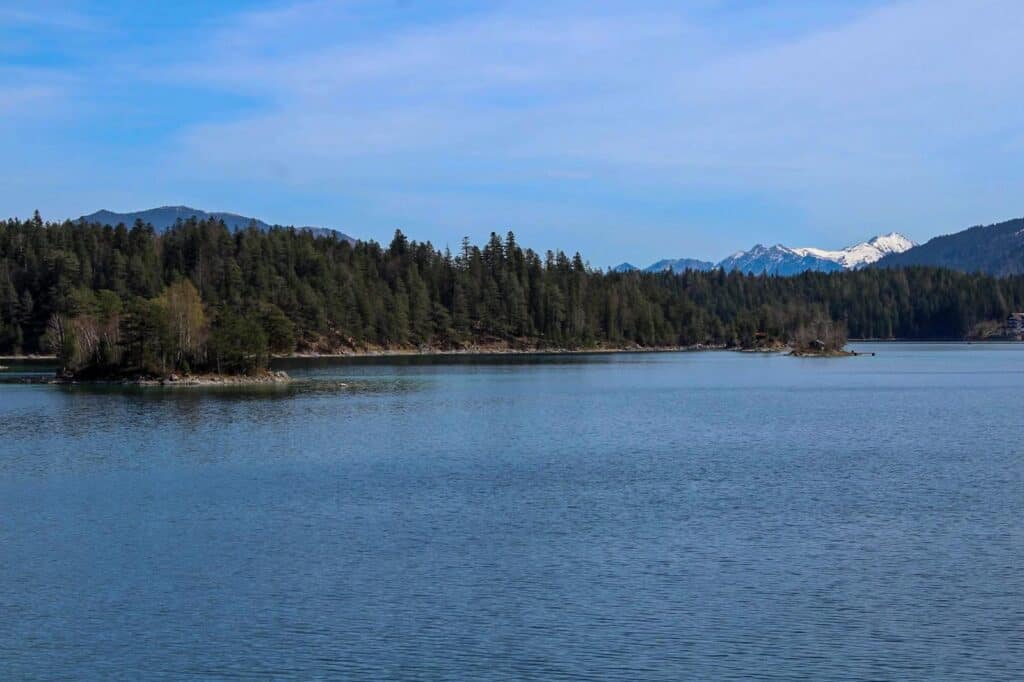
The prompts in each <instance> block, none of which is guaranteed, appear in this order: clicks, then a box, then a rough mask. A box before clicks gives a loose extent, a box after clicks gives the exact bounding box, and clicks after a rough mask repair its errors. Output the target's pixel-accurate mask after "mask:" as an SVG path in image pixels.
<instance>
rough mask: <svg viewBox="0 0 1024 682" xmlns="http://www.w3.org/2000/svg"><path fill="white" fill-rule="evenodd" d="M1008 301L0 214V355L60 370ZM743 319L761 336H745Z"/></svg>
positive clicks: (783, 322) (825, 279)
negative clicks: (52, 356) (50, 357)
mask: <svg viewBox="0 0 1024 682" xmlns="http://www.w3.org/2000/svg"><path fill="white" fill-rule="evenodd" d="M1022 308H1024V278H1022V277H1014V278H1004V279H996V278H992V277H987V276H983V275H968V274H963V273H957V272H952V271H949V270H940V269H927V268H912V269H907V270H888V269H869V270H862V271H856V272H840V273H829V274H825V273H805V274H802V275H799V276H796V277H767V276H751V275H743V274H740V273H725V272H723V271H721V270H718V271H713V272H695V271H689V272H686V273H683V274H679V275H675V274H671V273H660V274H654V273H639V272H626V273H606V272H602V271H599V270H594V269H591V268H589V267H588V266H587V265H586V264H585V262H584V261H583V259H582V258H581V257H580V256H579V255H578V254H577V255H575V256H572V257H570V256H567V255H566V254H563V253H551V252H547V253H545V254H543V255H542V254H538V253H536V252H534V251H532V250H529V249H523V248H521V247H520V246H519V245H518V244H517V243H516V241H515V238H514V236H513V235H512V234H511V233H509V234H508V235H507V236H506V237H504V238H500V237H499V236H497V235H493V234H492V236H491V239H490V241H489V242H488V243H487V244H485V245H484V246H483V247H477V246H474V245H471V244H469V243H464V244H463V245H462V247H461V248H460V249H459V252H458V253H455V254H451V253H447V252H442V251H439V250H438V249H436V248H435V247H433V246H431V245H430V244H426V243H417V242H415V241H409V240H408V239H406V237H405V236H403V235H402V234H401V233H396V235H395V238H394V240H393V241H392V242H391V244H390V245H388V246H387V247H386V248H384V247H382V246H381V245H378V244H376V243H374V242H358V243H356V244H355V245H353V244H351V243H349V242H347V241H344V240H341V239H338V238H334V237H317V236H314V235H312V234H310V233H308V232H302V231H295V230H288V229H271V230H268V231H259V230H255V229H252V230H243V231H240V232H234V233H233V232H231V231H229V230H228V229H227V228H226V227H225V226H224V225H223V224H222V223H219V222H213V221H195V220H190V221H187V222H184V223H181V224H180V225H178V226H176V227H174V228H172V229H170V230H168V231H167V232H166V233H165V234H156V233H155V232H154V230H153V229H152V228H150V227H149V226H145V225H142V224H141V223H137V224H136V225H135V226H133V227H131V228H127V227H125V226H123V225H119V226H117V227H111V226H101V225H97V224H93V225H80V224H77V223H71V222H67V223H62V224H44V223H43V222H42V220H40V219H39V218H38V216H37V217H35V218H34V219H32V220H28V221H18V220H12V221H6V222H0V353H12V352H26V353H27V352H45V351H47V350H53V351H55V352H58V353H60V354H61V355H62V357H65V358H66V359H67V361H68V362H69V364H74V365H78V366H132V367H140V368H150V369H156V368H160V369H166V368H167V367H178V368H183V367H189V366H192V367H195V366H197V365H202V366H206V367H211V366H214V365H216V366H217V367H218V368H219V369H224V368H225V366H226V367H227V368H229V369H231V368H234V369H238V368H241V369H244V368H246V367H248V366H251V365H252V364H254V363H256V364H258V363H259V362H261V361H262V359H265V357H266V355H267V354H268V353H271V352H274V353H287V352H291V351H293V350H297V349H298V350H319V351H341V350H359V349H364V348H367V347H374V348H388V347H389V348H414V347H417V346H420V347H422V346H430V347H434V348H458V347H465V346H466V345H469V344H493V345H508V346H515V347H520V348H558V347H572V348H587V347H594V346H598V345H603V346H632V345H636V344H639V345H642V346H676V345H690V344H697V343H713V344H729V345H751V344H753V343H754V342H755V340H756V339H757V338H764V336H767V337H768V338H774V339H779V340H786V339H788V338H790V337H791V336H792V335H794V334H795V333H796V332H797V331H798V330H800V329H801V328H804V329H806V328H807V327H808V326H809V325H810V326H813V325H816V324H821V323H822V321H828V320H831V321H834V322H837V323H839V324H845V325H846V327H847V328H848V330H849V333H850V335H851V336H853V337H881V338H887V337H899V338H917V339H924V338H962V337H964V336H965V335H966V334H968V333H969V332H970V331H971V329H972V328H973V326H974V325H975V324H977V323H978V322H981V321H983V320H990V319H1002V318H1003V317H1004V316H1005V315H1006V313H1007V312H1009V311H1010V310H1019V309H1022ZM758 332H761V333H762V334H760V335H759V334H758Z"/></svg>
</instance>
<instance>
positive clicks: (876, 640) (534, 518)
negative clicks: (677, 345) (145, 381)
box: [0, 344, 1024, 680]
mask: <svg viewBox="0 0 1024 682" xmlns="http://www.w3.org/2000/svg"><path fill="white" fill-rule="evenodd" d="M854 347H855V348H858V349H859V350H871V351H876V352H877V356H876V357H857V358H837V359H810V358H809V359H797V358H789V357H783V356H778V355H757V354H746V353H731V352H702V353H642V354H606V355H546V356H508V357H502V356H482V357H462V356H459V357H442V358H421V357H415V358H392V359H363V360H302V361H299V360H296V361H289V362H284V363H282V367H283V368H285V369H287V370H288V371H289V373H291V374H292V375H293V376H294V377H296V378H298V379H300V380H301V381H299V382H297V383H295V384H293V385H290V386H287V387H258V388H250V389H180V388H179V389H173V388H167V389H161V388H133V389H130V388H120V387H106V388H100V387H82V386H78V387H58V386H42V385H9V384H7V385H0V548H2V550H0V677H3V678H5V679H11V678H19V679H26V678H55V677H75V678H111V677H124V678H130V679H137V678H160V677H186V676H195V677H199V678H217V677H243V678H252V677H273V678H289V677H294V678H300V679H309V678H336V677H361V678H377V679H380V678H427V679H433V678H458V677H469V678H477V679H479V678H488V679H509V678H533V679H570V678H571V679H581V678H582V679H666V680H675V679H680V678H697V679H701V678H703V679H707V678H718V679H721V678H742V677H749V676H756V677H759V678H768V679H772V678H779V679H791V678H793V677H794V676H799V677H809V678H836V677H844V678H874V679H885V678H888V679H936V678H959V679H964V678H976V679H1011V678H1019V675H1020V673H1021V667H1022V661H1024V571H1022V570H1021V566H1022V564H1024V438H1022V436H1021V417H1022V405H1024V400H1022V399H1024V344H1022V345H1011V344H1006V345H987V344H976V345H956V344H948V345H946V344H862V345H856V344H855V345H854ZM5 364H10V365H12V367H11V369H10V370H8V371H7V372H6V374H11V373H12V372H20V371H25V369H26V368H25V367H24V366H22V365H18V364H17V363H11V362H6V363H5Z"/></svg>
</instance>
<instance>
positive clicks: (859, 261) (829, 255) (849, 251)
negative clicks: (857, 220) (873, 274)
mask: <svg viewBox="0 0 1024 682" xmlns="http://www.w3.org/2000/svg"><path fill="white" fill-rule="evenodd" d="M915 246H917V244H915V243H914V242H913V241H912V240H910V239H908V238H907V237H904V236H903V235H902V234H900V233H899V232H890V233H889V234H881V235H878V236H877V237H875V238H873V239H870V240H868V241H866V242H861V243H860V244H854V245H853V246H848V247H846V248H845V249H842V250H840V251H826V250H825V249H815V248H813V247H805V248H797V249H793V252H794V253H797V254H800V255H804V256H815V257H817V258H824V259H825V260H830V261H835V262H836V263H839V264H840V265H842V266H843V267H844V268H846V269H847V270H855V269H857V268H862V267H864V266H865V265H870V264H871V263H874V262H875V261H878V260H881V259H882V258H884V257H885V256H888V255H889V254H890V253H903V252H904V251H909V250H910V249H912V248H914V247H915Z"/></svg>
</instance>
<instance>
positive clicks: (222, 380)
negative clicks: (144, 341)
mask: <svg viewBox="0 0 1024 682" xmlns="http://www.w3.org/2000/svg"><path fill="white" fill-rule="evenodd" d="M292 381H293V379H292V378H291V377H290V376H288V373H287V372H282V371H267V372H262V373H260V374H254V375H247V374H182V375H179V374H170V375H168V376H166V377H153V376H144V375H139V376H126V377H96V378H92V377H89V378H86V377H75V376H67V375H65V376H49V377H38V376H37V377H18V378H16V380H15V383H25V384H52V385H58V386H103V385H106V386H167V387H172V388H177V387H183V388H184V387H203V386H207V387H210V386H225V387H227V386H270V385H283V384H289V383H291V382H292Z"/></svg>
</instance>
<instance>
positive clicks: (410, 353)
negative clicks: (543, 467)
mask: <svg viewBox="0 0 1024 682" xmlns="http://www.w3.org/2000/svg"><path fill="white" fill-rule="evenodd" d="M848 343H850V344H857V343H863V344H882V343H896V344H904V343H906V344H956V345H965V346H966V345H977V344H993V345H996V344H1000V345H1007V344H1013V345H1016V344H1020V343H1022V342H1021V341H1013V340H1007V339H1000V340H992V341H989V340H980V339H850V340H849V342H848ZM727 350H728V351H734V352H740V353H776V352H778V353H784V352H787V351H789V350H792V349H791V348H789V347H788V346H782V347H770V348H730V347H728V346H726V345H725V344H700V343H698V344H693V345H689V346H620V347H609V346H599V347H595V348H511V347H507V346H504V347H500V346H469V347H467V348H435V347H429V348H426V349H417V348H368V349H363V350H345V351H333V352H318V351H298V352H295V353H287V354H283V355H273V356H271V357H272V359H274V360H302V359H316V358H324V359H331V358H353V359H358V358H386V357H416V356H422V357H430V356H442V357H443V356H458V355H588V354H592V355H596V354H611V353H690V352H699V351H727ZM56 359H57V356H56V355H40V354H35V353H32V354H28V355H0V364H2V363H6V362H25V361H30V362H47V361H56Z"/></svg>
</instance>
